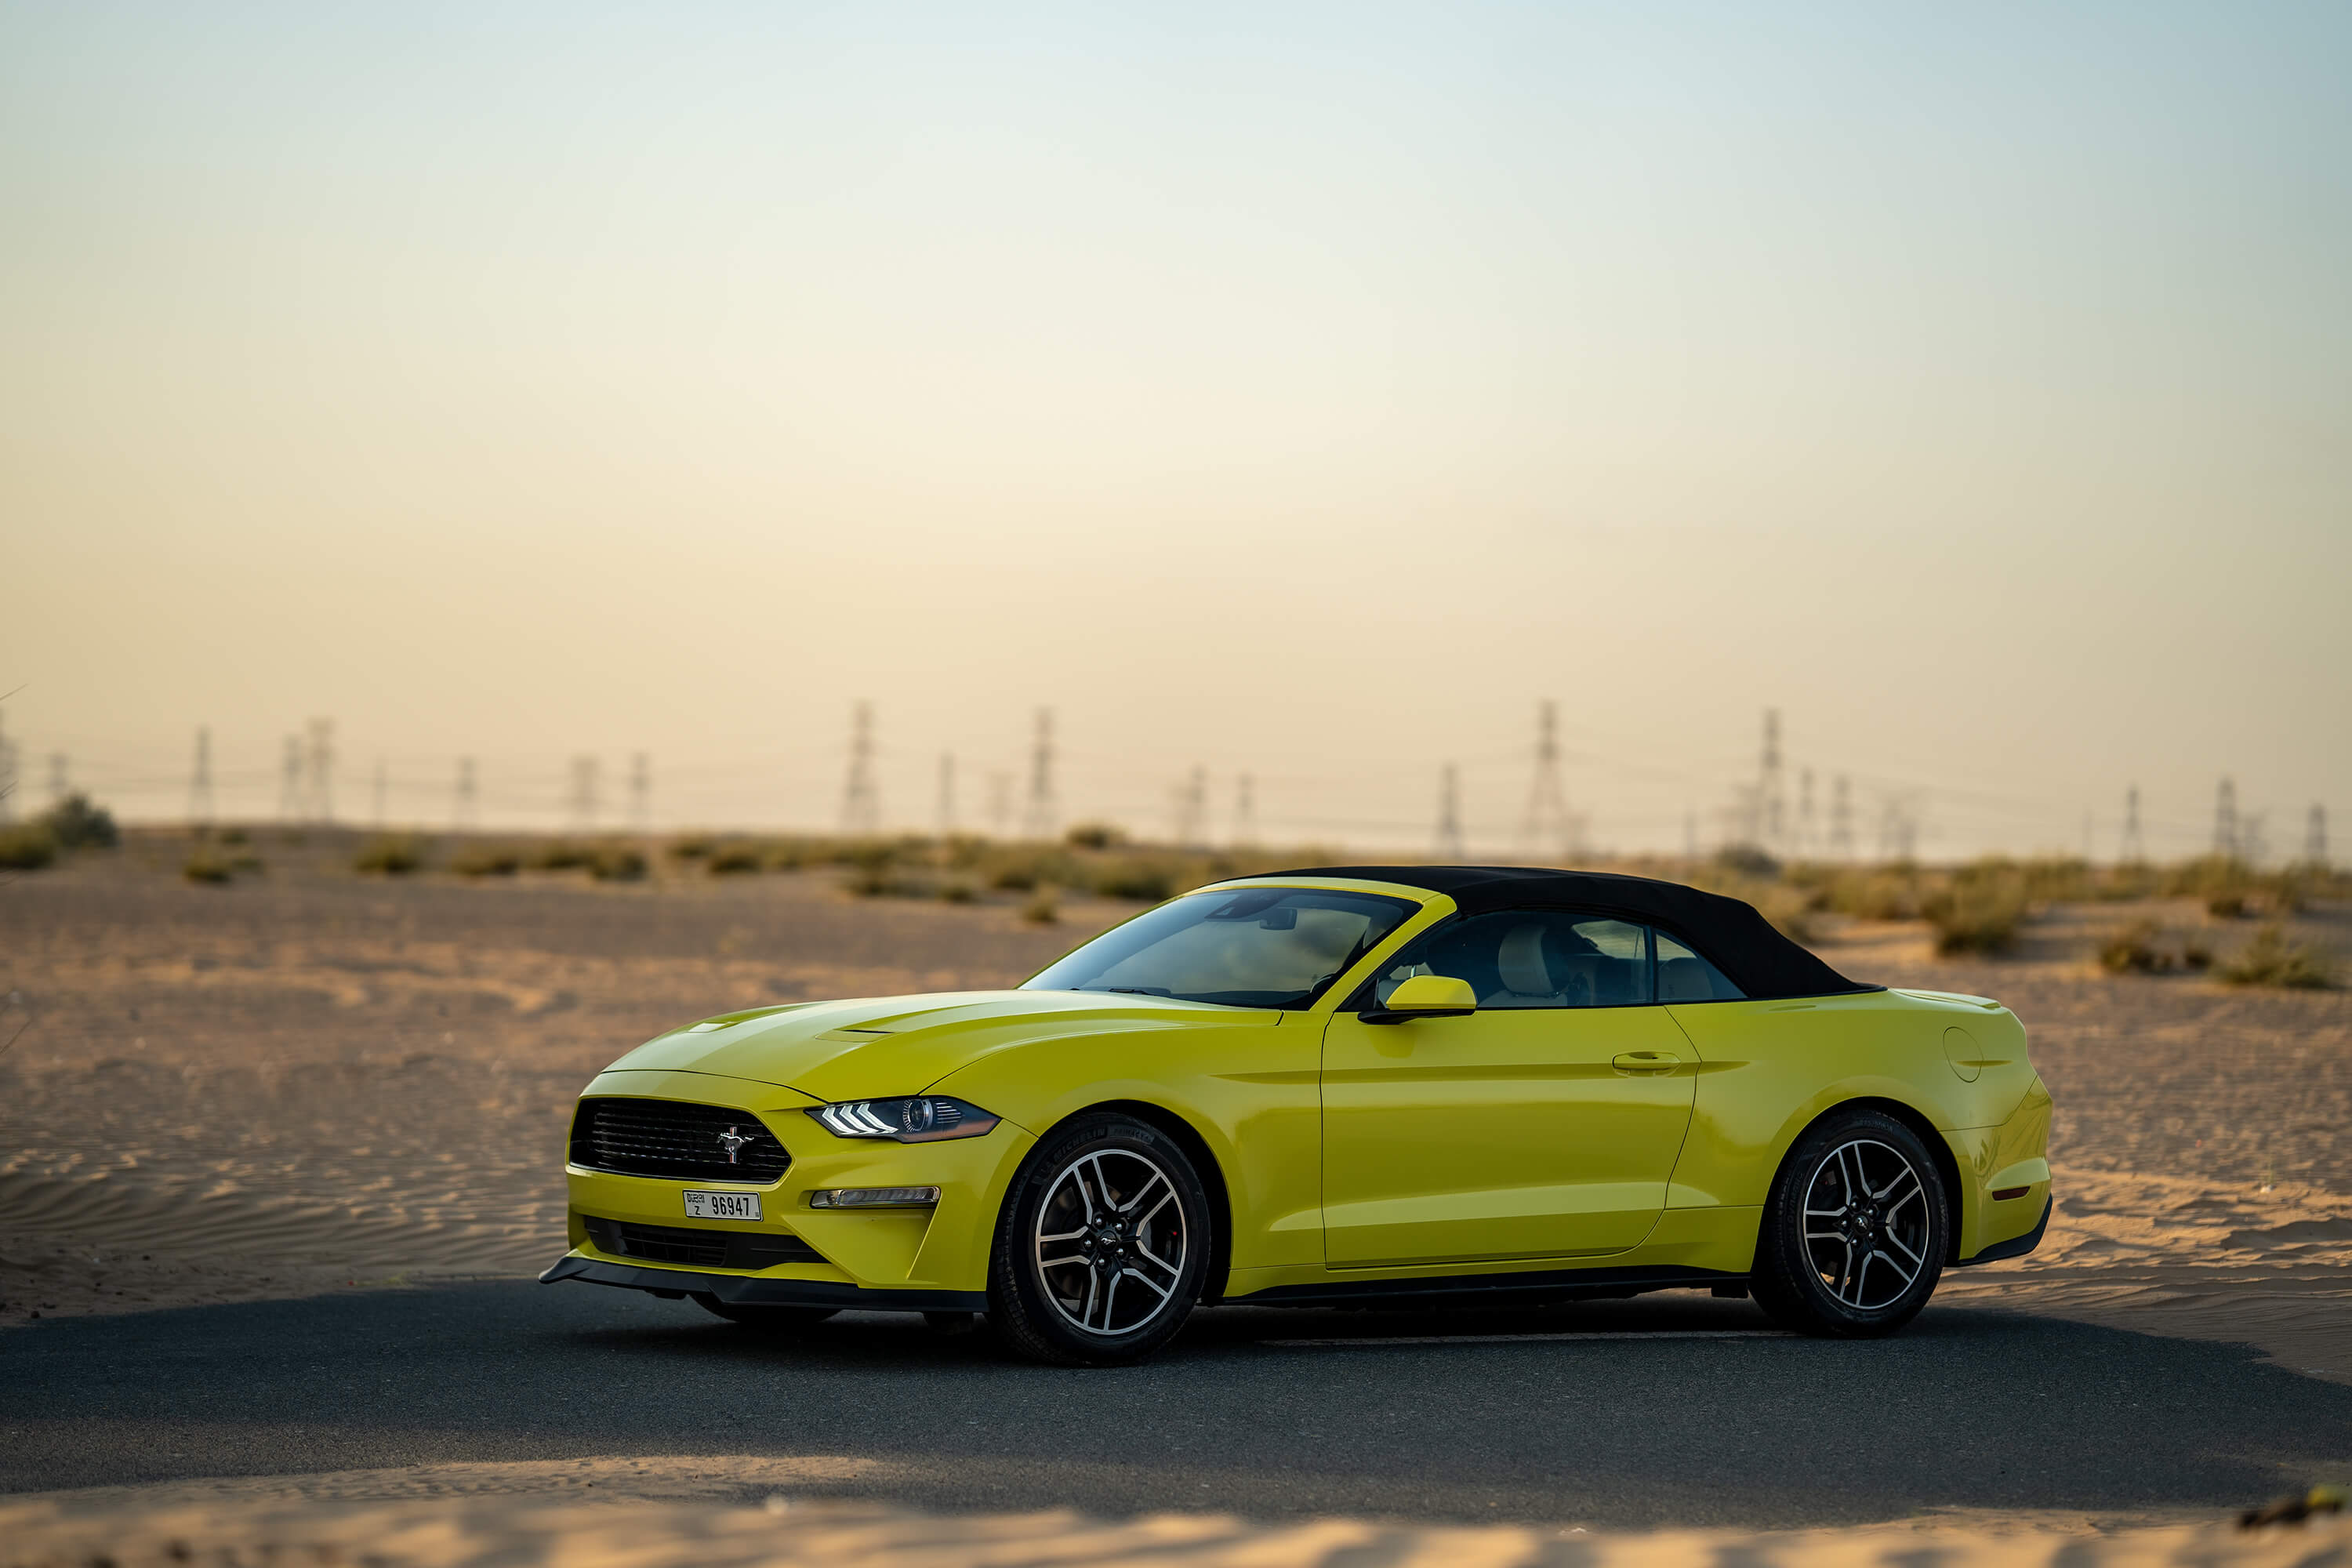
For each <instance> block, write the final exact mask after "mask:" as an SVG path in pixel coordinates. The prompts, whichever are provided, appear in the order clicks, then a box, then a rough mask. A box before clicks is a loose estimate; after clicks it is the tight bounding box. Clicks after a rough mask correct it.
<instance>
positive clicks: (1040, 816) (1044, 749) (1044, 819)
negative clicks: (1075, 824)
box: [1021, 708, 1062, 843]
mask: <svg viewBox="0 0 2352 1568" xmlns="http://www.w3.org/2000/svg"><path fill="white" fill-rule="evenodd" d="M1061 816H1062V812H1061V805H1060V803H1059V802H1058V801H1056V800H1055V796H1054V710H1052V709H1051V708H1040V709H1038V710H1037V735H1036V739H1035V740H1034V741H1033V742H1030V746H1029V805H1028V809H1027V810H1026V811H1024V813H1023V814H1022V819H1021V831H1022V834H1023V836H1024V837H1028V838H1033V839H1035V840H1037V841H1039V842H1041V843H1042V842H1045V841H1046V840H1049V839H1051V838H1052V837H1054V836H1055V832H1056V831H1057V830H1058V829H1059V828H1060V826H1061Z"/></svg>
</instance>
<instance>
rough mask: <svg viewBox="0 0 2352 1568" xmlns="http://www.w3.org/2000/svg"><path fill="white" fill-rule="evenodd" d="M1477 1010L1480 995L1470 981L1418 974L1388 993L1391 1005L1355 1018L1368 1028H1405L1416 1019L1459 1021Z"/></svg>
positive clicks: (1368, 1011)
mask: <svg viewBox="0 0 2352 1568" xmlns="http://www.w3.org/2000/svg"><path fill="white" fill-rule="evenodd" d="M1477 1010H1478V994H1477V993H1476V992H1475V991H1473V990H1471V989H1470V983H1469V982H1468V981H1467V980H1456V979H1454V977H1453V976H1452V975H1450V974H1416V975H1414V976H1413V977H1412V979H1410V980H1406V981H1403V982H1402V983H1401V984H1398V986H1397V988H1396V989H1395V990H1393V991H1391V992H1390V993H1389V1000H1388V1005H1387V1006H1385V1007H1368V1008H1366V1009H1365V1010H1364V1011H1363V1012H1361V1013H1360V1014H1358V1015H1357V1018H1358V1020H1359V1021H1360V1022H1361V1023H1366V1024H1403V1023H1408V1022H1410V1021H1412V1019H1415V1018H1460V1017H1465V1016H1468V1015H1469V1014H1472V1013H1475V1012H1476V1011H1477Z"/></svg>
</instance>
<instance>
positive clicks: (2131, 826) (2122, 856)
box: [2116, 784, 2147, 866]
mask: <svg viewBox="0 0 2352 1568" xmlns="http://www.w3.org/2000/svg"><path fill="white" fill-rule="evenodd" d="M2145 864H2147V845H2146V844H2145V843H2143V842H2141V840H2140V834H2139V785H2137V784H2134V785H2132V786H2131V788H2129V789H2127V790H2126V791H2124V831H2123V837H2120V838H2118V839H2116V865H2118V866H2140V865H2145Z"/></svg>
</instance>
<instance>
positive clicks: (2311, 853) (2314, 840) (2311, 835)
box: [2303, 801, 2327, 871]
mask: <svg viewBox="0 0 2352 1568" xmlns="http://www.w3.org/2000/svg"><path fill="white" fill-rule="evenodd" d="M2303 863H2304V864H2305V865H2306V866H2309V867H2311V868H2314V869H2315V870H2321V871H2324V870H2326V868H2327V808H2326V806H2324V805H2320V804H2319V803H2318V802H2317V801H2313V802H2312V803H2311V815H2310V816H2306V817H2305V818H2304V824H2303Z"/></svg>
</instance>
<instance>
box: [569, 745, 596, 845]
mask: <svg viewBox="0 0 2352 1568" xmlns="http://www.w3.org/2000/svg"><path fill="white" fill-rule="evenodd" d="M571 816H572V827H573V828H574V829H575V830H577V831H579V832H582V833H593V832H595V831H596V759H595V758H594V757H593V756H590V755H588V754H587V753H585V752H583V753H582V754H581V755H579V756H576V757H574V758H572V801H571Z"/></svg>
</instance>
